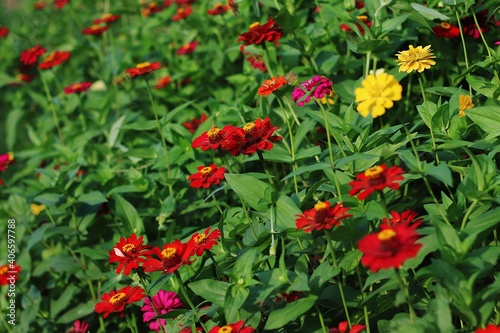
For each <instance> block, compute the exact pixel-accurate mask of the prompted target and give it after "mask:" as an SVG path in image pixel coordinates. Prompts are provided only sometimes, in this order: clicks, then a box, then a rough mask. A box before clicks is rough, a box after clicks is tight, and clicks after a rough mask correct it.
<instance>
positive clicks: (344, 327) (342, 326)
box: [328, 321, 366, 333]
mask: <svg viewBox="0 0 500 333" xmlns="http://www.w3.org/2000/svg"><path fill="white" fill-rule="evenodd" d="M365 328H366V326H365V325H361V324H354V325H352V327H351V329H349V323H348V322H347V321H342V322H340V323H339V326H338V327H332V328H330V330H329V331H328V333H359V332H361V331H363V330H364V329H365Z"/></svg>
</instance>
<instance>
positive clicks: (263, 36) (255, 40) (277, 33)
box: [238, 18, 282, 51]
mask: <svg viewBox="0 0 500 333" xmlns="http://www.w3.org/2000/svg"><path fill="white" fill-rule="evenodd" d="M281 34H282V32H281V27H280V26H279V25H278V24H274V20H273V19H272V18H269V20H268V21H267V23H265V24H264V25H260V23H259V22H255V23H253V24H252V25H250V28H249V29H248V31H247V32H244V33H242V34H241V35H240V37H239V38H238V42H243V45H241V47H240V51H243V49H244V48H245V46H248V45H259V44H262V43H264V42H274V43H276V44H277V43H278V41H279V39H280V38H281Z"/></svg>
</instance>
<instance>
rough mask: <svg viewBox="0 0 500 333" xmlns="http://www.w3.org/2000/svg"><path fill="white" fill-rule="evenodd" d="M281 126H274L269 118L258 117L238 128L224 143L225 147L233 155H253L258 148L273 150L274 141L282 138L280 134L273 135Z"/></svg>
mask: <svg viewBox="0 0 500 333" xmlns="http://www.w3.org/2000/svg"><path fill="white" fill-rule="evenodd" d="M278 129H279V127H274V126H273V125H272V124H271V123H270V119H269V118H265V119H264V120H261V119H260V118H258V119H257V120H255V122H253V123H248V124H246V125H245V126H243V128H238V127H237V128H236V129H235V130H234V132H233V133H232V134H231V137H230V138H228V140H227V141H226V143H225V144H224V145H223V147H222V148H223V149H224V150H227V151H229V153H230V154H231V155H234V156H239V155H240V154H243V155H252V154H253V153H255V152H256V151H257V150H271V148H272V147H273V142H276V141H278V140H282V139H283V138H282V137H281V136H279V135H273V134H274V132H275V131H276V130H278Z"/></svg>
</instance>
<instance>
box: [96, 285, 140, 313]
mask: <svg viewBox="0 0 500 333" xmlns="http://www.w3.org/2000/svg"><path fill="white" fill-rule="evenodd" d="M144 297H146V295H145V294H144V290H143V289H142V288H141V287H137V286H133V287H131V286H126V287H124V288H121V289H118V290H116V291H114V290H112V291H111V292H109V293H106V294H104V295H102V297H101V299H102V302H99V303H97V304H96V305H95V307H94V311H95V312H97V313H102V314H103V317H104V318H106V317H108V316H109V315H110V314H111V313H113V312H118V313H119V314H120V316H123V311H124V310H125V307H126V306H127V305H128V304H131V303H135V302H139V301H140V300H142V299H143V298H144Z"/></svg>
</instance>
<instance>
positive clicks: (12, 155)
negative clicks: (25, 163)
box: [7, 152, 14, 162]
mask: <svg viewBox="0 0 500 333" xmlns="http://www.w3.org/2000/svg"><path fill="white" fill-rule="evenodd" d="M7 154H9V162H10V161H13V160H14V153H13V152H8V153H7Z"/></svg>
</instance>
